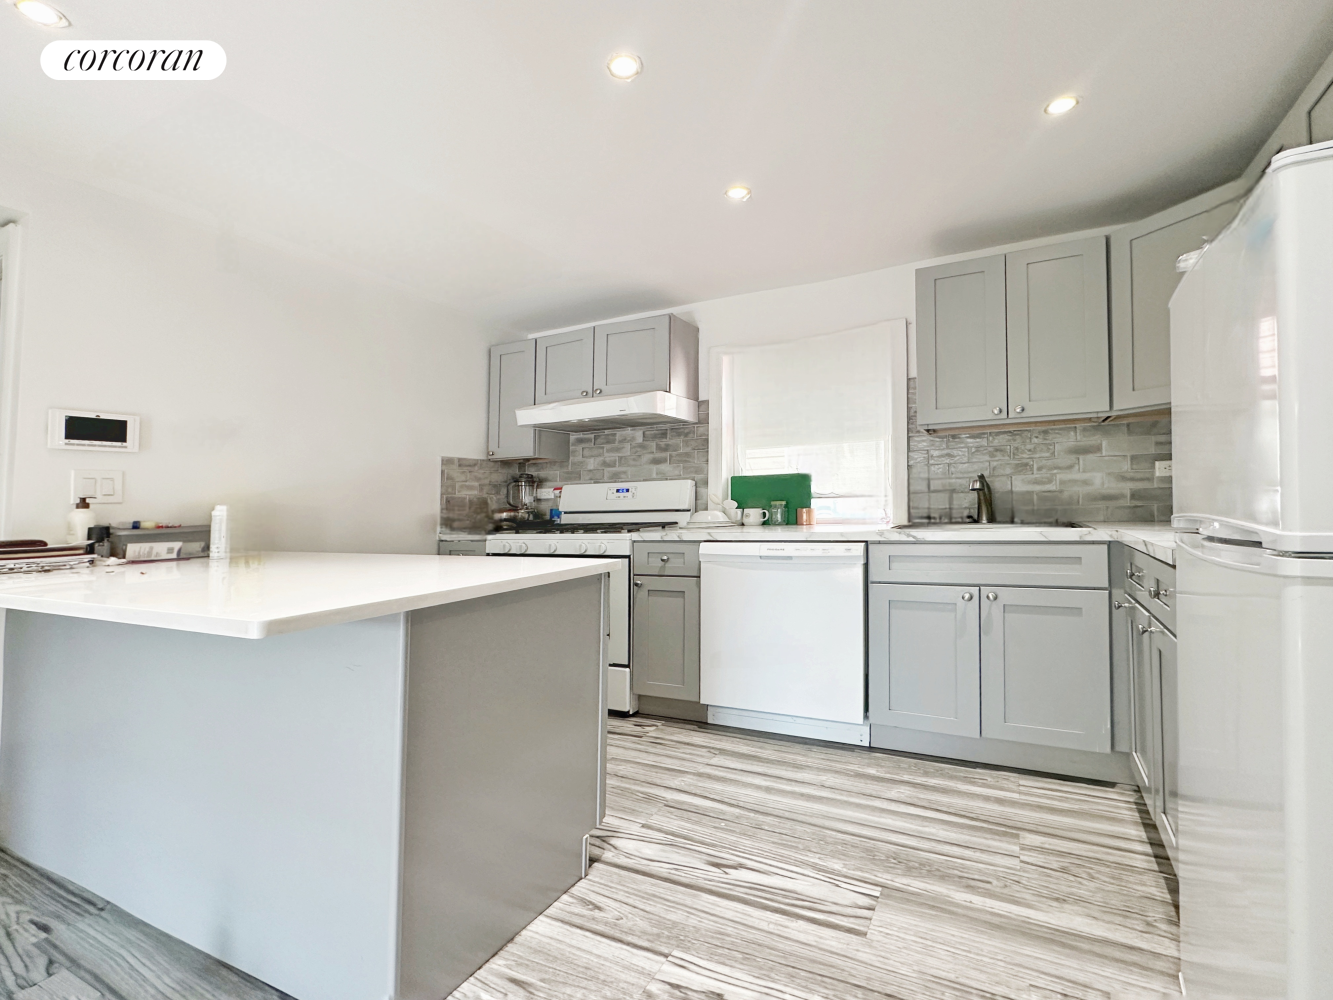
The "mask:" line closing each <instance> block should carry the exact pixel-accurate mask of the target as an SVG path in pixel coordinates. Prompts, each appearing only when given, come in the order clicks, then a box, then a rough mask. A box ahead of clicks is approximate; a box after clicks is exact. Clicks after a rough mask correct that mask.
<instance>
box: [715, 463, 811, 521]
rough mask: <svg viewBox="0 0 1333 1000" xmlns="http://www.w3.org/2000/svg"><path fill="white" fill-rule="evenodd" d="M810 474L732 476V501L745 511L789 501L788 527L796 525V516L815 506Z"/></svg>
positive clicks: (766, 507)
mask: <svg viewBox="0 0 1333 1000" xmlns="http://www.w3.org/2000/svg"><path fill="white" fill-rule="evenodd" d="M810 497H811V493H810V473H808V472H789V473H785V474H783V475H780V476H732V477H731V499H733V500H735V501H736V504H737V506H739V507H740V508H741V509H742V510H743V509H745V508H746V507H762V508H764V509H765V510H767V509H768V505H769V504H771V503H772V502H773V501H774V500H786V501H787V523H788V524H795V523H796V512H797V511H798V510H799V509H800V508H802V507H812V506H814V505H813V504H812V503H811V501H810Z"/></svg>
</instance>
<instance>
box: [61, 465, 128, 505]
mask: <svg viewBox="0 0 1333 1000" xmlns="http://www.w3.org/2000/svg"><path fill="white" fill-rule="evenodd" d="M79 497H88V503H90V504H98V503H124V502H125V473H124V472H121V471H120V470H119V469H115V470H109V469H75V470H74V471H73V472H71V473H70V474H69V502H70V503H78V502H79Z"/></svg>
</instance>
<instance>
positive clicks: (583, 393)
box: [579, 389, 588, 396]
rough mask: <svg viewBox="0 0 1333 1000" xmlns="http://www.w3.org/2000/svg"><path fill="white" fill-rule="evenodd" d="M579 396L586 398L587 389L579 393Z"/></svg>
mask: <svg viewBox="0 0 1333 1000" xmlns="http://www.w3.org/2000/svg"><path fill="white" fill-rule="evenodd" d="M579 395H580V396H586V395H588V390H587V389H584V390H583V391H582V392H581V393H579Z"/></svg>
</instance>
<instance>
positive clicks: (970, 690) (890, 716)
mask: <svg viewBox="0 0 1333 1000" xmlns="http://www.w3.org/2000/svg"><path fill="white" fill-rule="evenodd" d="M978 595H979V592H978V590H977V589H976V588H975V587H916V586H908V585H906V584H897V583H892V584H880V583H877V584H873V585H872V586H871V587H870V721H871V722H873V723H875V724H877V725H882V726H903V727H905V728H907V729H924V730H926V731H927V732H931V733H951V734H953V735H955V736H980V735H981V651H980V646H979V643H980V639H981V633H980V629H979V627H978V626H979V618H978V605H979V604H980V603H981V602H980V601H979V600H978Z"/></svg>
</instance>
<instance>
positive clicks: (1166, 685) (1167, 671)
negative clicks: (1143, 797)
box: [1150, 625, 1180, 849]
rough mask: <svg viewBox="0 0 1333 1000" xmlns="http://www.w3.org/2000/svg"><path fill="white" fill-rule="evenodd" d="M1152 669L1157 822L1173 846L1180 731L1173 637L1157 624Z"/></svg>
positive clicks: (1178, 797) (1152, 633) (1175, 826)
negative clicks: (1157, 749)
mask: <svg viewBox="0 0 1333 1000" xmlns="http://www.w3.org/2000/svg"><path fill="white" fill-rule="evenodd" d="M1151 636H1152V643H1151V645H1150V649H1151V652H1152V665H1153V672H1154V674H1155V675H1156V682H1157V692H1158V699H1157V700H1158V705H1159V724H1160V726H1161V729H1160V731H1159V735H1158V745H1159V746H1160V747H1161V748H1162V757H1161V772H1160V774H1161V792H1160V793H1159V794H1158V796H1157V798H1158V809H1159V812H1158V813H1157V814H1156V815H1157V817H1158V819H1157V825H1158V827H1159V828H1160V829H1161V831H1162V839H1163V840H1164V841H1165V842H1166V845H1167V847H1169V848H1172V849H1174V848H1175V846H1176V837H1177V831H1178V829H1179V826H1178V816H1179V813H1180V786H1179V783H1178V780H1177V774H1178V771H1179V760H1180V734H1179V730H1178V728H1177V727H1178V722H1177V720H1178V718H1179V715H1178V709H1177V703H1176V638H1175V636H1173V635H1172V634H1171V633H1170V632H1168V631H1166V630H1165V629H1164V628H1162V627H1161V626H1160V625H1155V626H1154V627H1153V631H1152V632H1151Z"/></svg>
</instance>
